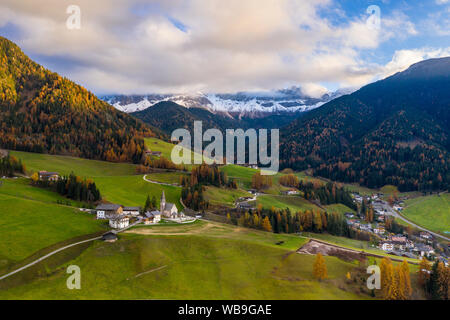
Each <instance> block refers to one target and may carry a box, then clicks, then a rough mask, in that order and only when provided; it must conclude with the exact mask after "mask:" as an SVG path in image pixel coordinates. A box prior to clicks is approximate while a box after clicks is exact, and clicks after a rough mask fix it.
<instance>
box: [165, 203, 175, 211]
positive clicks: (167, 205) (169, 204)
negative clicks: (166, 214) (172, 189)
mask: <svg viewBox="0 0 450 320" xmlns="http://www.w3.org/2000/svg"><path fill="white" fill-rule="evenodd" d="M174 206H175V205H174V204H173V203H166V206H165V207H164V209H165V210H170V209H172V208H173V207H174Z"/></svg>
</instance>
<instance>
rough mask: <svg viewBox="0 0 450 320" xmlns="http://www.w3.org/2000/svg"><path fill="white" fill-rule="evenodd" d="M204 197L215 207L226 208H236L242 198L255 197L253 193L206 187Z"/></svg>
mask: <svg viewBox="0 0 450 320" xmlns="http://www.w3.org/2000/svg"><path fill="white" fill-rule="evenodd" d="M203 196H204V198H205V200H208V201H209V203H210V204H211V205H213V206H214V205H219V206H226V207H234V205H235V202H236V200H238V199H239V198H241V197H253V195H252V194H251V193H248V192H246V191H244V190H241V189H223V188H217V187H212V186H208V187H206V191H205V192H204V194H203Z"/></svg>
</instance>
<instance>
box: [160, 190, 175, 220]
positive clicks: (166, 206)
mask: <svg viewBox="0 0 450 320" xmlns="http://www.w3.org/2000/svg"><path fill="white" fill-rule="evenodd" d="M159 211H160V212H161V214H162V215H163V216H164V217H166V218H176V217H177V216H178V208H177V206H176V205H175V204H173V203H170V202H166V195H165V194H164V191H163V193H162V195H161V201H160V210H159Z"/></svg>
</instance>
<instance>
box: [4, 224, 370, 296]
mask: <svg viewBox="0 0 450 320" xmlns="http://www.w3.org/2000/svg"><path fill="white" fill-rule="evenodd" d="M186 227H188V226H178V227H171V226H168V227H161V226H155V227H149V228H147V229H146V228H136V229H133V230H130V231H129V232H127V233H126V234H122V235H120V236H119V238H120V239H119V241H117V242H115V243H103V242H100V241H96V242H95V243H94V245H92V246H90V247H88V248H87V249H86V250H84V251H83V252H82V253H77V254H76V255H74V257H73V259H72V260H70V261H68V262H66V263H63V264H61V265H58V266H55V267H53V268H50V267H49V268H48V269H46V272H43V273H42V274H38V275H36V276H35V277H34V279H33V280H32V281H30V282H27V283H25V284H19V285H14V282H11V283H12V284H11V285H10V286H9V287H3V290H0V299H183V300H191V299H233V300H235V299H361V298H362V299H368V298H369V296H366V295H359V294H357V293H356V292H355V291H356V290H355V288H352V286H351V284H347V283H346V281H345V275H346V273H347V272H349V271H352V270H353V269H354V268H356V267H357V263H355V262H344V261H342V260H339V259H338V258H335V257H325V260H326V264H327V268H328V275H329V279H327V280H324V281H322V282H319V281H316V280H314V279H313V276H312V267H313V263H314V260H315V256H313V255H300V254H297V253H295V250H296V249H297V248H298V247H300V246H301V245H302V244H304V243H305V241H307V240H306V239H303V238H300V237H296V236H293V235H274V234H268V233H264V232H260V231H256V230H248V229H243V228H237V227H232V226H227V225H222V224H218V223H210V222H201V223H198V224H195V226H194V228H192V227H193V226H189V228H191V229H190V231H189V232H185V233H183V232H180V230H182V229H183V228H186ZM206 230H207V232H206ZM146 231H148V234H145V232H146ZM158 232H160V234H158ZM171 232H172V234H171ZM152 233H153V234H152ZM280 241H285V243H286V244H285V243H281V245H277V243H278V244H280ZM43 264H45V262H43ZM72 264H75V265H78V266H79V267H80V268H81V271H82V280H81V289H80V290H68V289H67V287H66V280H67V274H66V272H65V271H66V268H67V266H68V265H72ZM44 270H45V269H44Z"/></svg>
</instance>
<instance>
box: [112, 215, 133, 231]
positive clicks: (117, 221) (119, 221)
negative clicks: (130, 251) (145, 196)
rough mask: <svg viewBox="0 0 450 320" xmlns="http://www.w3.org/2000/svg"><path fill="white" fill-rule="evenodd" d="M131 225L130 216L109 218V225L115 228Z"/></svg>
mask: <svg viewBox="0 0 450 320" xmlns="http://www.w3.org/2000/svg"><path fill="white" fill-rule="evenodd" d="M129 225H130V219H129V218H128V217H116V218H111V219H109V226H110V227H111V228H113V229H123V228H126V227H128V226H129Z"/></svg>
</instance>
